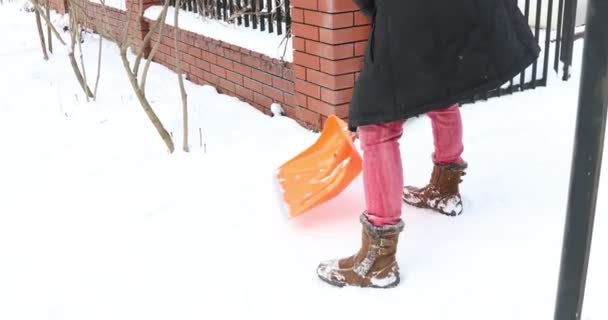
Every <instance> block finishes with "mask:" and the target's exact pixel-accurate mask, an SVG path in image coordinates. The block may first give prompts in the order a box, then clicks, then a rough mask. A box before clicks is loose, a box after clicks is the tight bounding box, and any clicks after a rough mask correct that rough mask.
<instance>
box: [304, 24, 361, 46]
mask: <svg viewBox="0 0 608 320" xmlns="http://www.w3.org/2000/svg"><path fill="white" fill-rule="evenodd" d="M369 31H370V27H369V26H362V27H354V28H347V29H339V30H328V29H320V30H319V40H320V41H321V42H325V43H329V44H341V43H348V42H357V41H362V40H367V38H368V37H369ZM313 40H316V39H313Z"/></svg>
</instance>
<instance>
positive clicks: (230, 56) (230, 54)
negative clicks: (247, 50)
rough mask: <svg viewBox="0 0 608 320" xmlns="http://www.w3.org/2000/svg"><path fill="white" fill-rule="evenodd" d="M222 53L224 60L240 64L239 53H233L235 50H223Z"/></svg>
mask: <svg viewBox="0 0 608 320" xmlns="http://www.w3.org/2000/svg"><path fill="white" fill-rule="evenodd" d="M224 53H225V54H226V58H228V59H230V60H232V61H235V62H241V61H242V60H241V52H240V51H235V50H225V51H224Z"/></svg>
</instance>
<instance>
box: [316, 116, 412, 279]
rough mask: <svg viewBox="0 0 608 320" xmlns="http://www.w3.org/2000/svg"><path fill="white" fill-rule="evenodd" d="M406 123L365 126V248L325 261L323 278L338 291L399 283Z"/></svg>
mask: <svg viewBox="0 0 608 320" xmlns="http://www.w3.org/2000/svg"><path fill="white" fill-rule="evenodd" d="M402 134H403V121H397V122H391V123H387V124H381V125H370V126H362V127H360V128H359V138H360V140H361V146H362V149H363V184H364V189H365V200H366V205H367V212H366V213H364V214H362V215H361V216H360V221H361V225H362V227H363V230H362V241H361V249H360V250H359V252H357V253H356V254H354V255H352V256H350V257H348V258H343V259H335V260H330V261H326V262H323V263H321V264H320V265H319V267H318V268H317V274H318V275H319V277H320V278H321V279H322V280H323V281H325V282H327V283H329V284H331V285H334V286H338V287H343V286H359V287H379V288H390V287H394V286H396V285H398V284H399V281H400V280H399V265H398V264H397V260H396V258H395V254H396V251H397V243H398V241H399V234H400V233H401V231H402V230H403V228H404V224H403V221H402V220H401V199H400V198H401V190H402V186H403V169H402V168H401V154H400V152H399V143H398V140H399V138H400V137H401V135H402Z"/></svg>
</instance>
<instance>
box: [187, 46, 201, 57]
mask: <svg viewBox="0 0 608 320" xmlns="http://www.w3.org/2000/svg"><path fill="white" fill-rule="evenodd" d="M188 54H190V55H192V56H194V57H197V58H199V57H202V55H203V50H201V49H200V48H197V47H194V46H191V47H189V48H188Z"/></svg>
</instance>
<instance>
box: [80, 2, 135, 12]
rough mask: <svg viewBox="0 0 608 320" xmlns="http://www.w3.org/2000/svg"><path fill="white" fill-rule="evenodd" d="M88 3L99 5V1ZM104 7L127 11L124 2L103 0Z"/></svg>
mask: <svg viewBox="0 0 608 320" xmlns="http://www.w3.org/2000/svg"><path fill="white" fill-rule="evenodd" d="M89 2H90V3H96V4H101V0H89ZM104 2H105V4H106V7H109V8H114V9H118V10H122V11H127V1H126V0H105V1H104Z"/></svg>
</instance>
